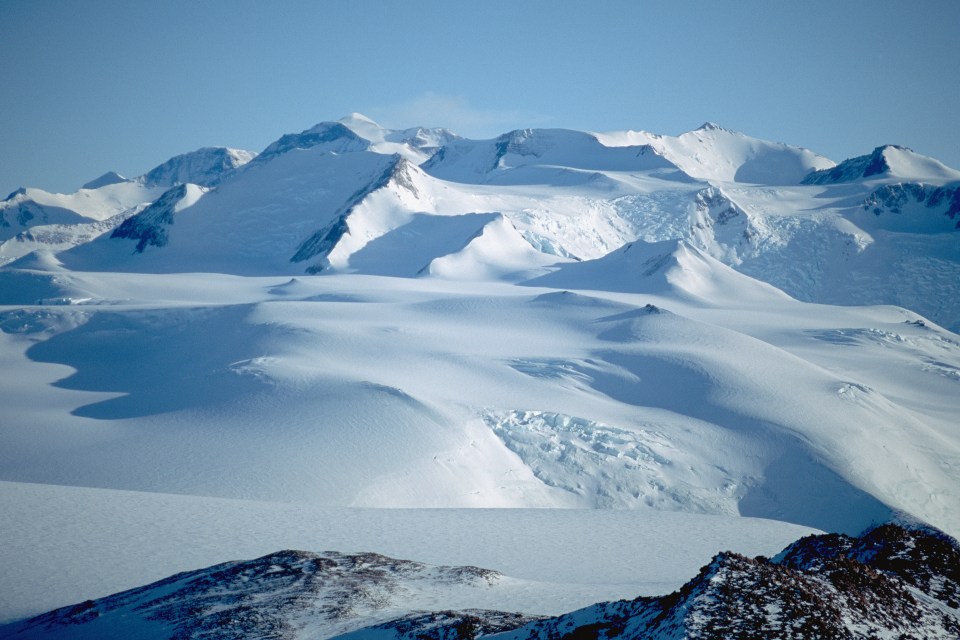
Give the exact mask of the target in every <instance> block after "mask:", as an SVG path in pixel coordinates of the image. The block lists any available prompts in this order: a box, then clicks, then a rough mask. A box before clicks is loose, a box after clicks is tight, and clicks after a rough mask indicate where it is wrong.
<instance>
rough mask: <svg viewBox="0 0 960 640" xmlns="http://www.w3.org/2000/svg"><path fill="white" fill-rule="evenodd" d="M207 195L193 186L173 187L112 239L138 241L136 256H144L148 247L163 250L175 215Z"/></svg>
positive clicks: (122, 224)
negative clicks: (139, 254) (161, 248)
mask: <svg viewBox="0 0 960 640" xmlns="http://www.w3.org/2000/svg"><path fill="white" fill-rule="evenodd" d="M204 191H205V190H204V189H202V188H201V187H198V186H197V185H192V184H181V185H179V186H176V187H173V188H172V189H170V190H169V191H167V192H165V193H164V194H163V195H162V196H160V198H158V199H157V200H156V202H154V203H153V204H151V205H150V206H149V207H147V208H146V209H144V210H143V211H141V212H140V213H138V214H136V215H135V216H132V217H130V218H127V219H126V220H124V221H123V222H122V223H121V224H120V225H119V226H118V227H117V228H116V229H114V230H113V233H111V234H110V237H111V238H118V239H120V238H123V239H128V240H136V241H137V246H136V248H135V249H134V251H135V252H137V253H143V250H144V249H146V248H147V245H151V246H154V247H162V246H164V245H166V244H167V239H168V235H167V228H168V227H169V226H170V225H172V224H173V219H174V214H175V213H176V212H177V211H179V210H180V209H182V208H184V207H186V206H189V205H191V204H193V203H194V202H196V200H197V199H198V198H199V197H200V196H201V195H203V193H204Z"/></svg>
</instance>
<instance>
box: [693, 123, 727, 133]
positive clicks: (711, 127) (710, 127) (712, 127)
mask: <svg viewBox="0 0 960 640" xmlns="http://www.w3.org/2000/svg"><path fill="white" fill-rule="evenodd" d="M696 131H726V129H724V128H723V127H721V126H720V125H718V124H717V123H716V122H709V121H708V122H704V123H703V124H702V125H700V126H699V127H697V128H696Z"/></svg>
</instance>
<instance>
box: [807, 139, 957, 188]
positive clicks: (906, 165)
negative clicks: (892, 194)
mask: <svg viewBox="0 0 960 640" xmlns="http://www.w3.org/2000/svg"><path fill="white" fill-rule="evenodd" d="M871 178H872V179H877V178H898V179H917V178H920V179H922V178H926V179H941V180H956V179H958V178H960V172H957V171H955V170H954V169H951V168H950V167H947V166H946V165H944V164H943V163H942V162H940V161H939V160H935V159H933V158H928V157H927V156H923V155H920V154H919V153H916V152H914V151H913V150H912V149H908V148H906V147H901V146H898V145H893V144H888V145H884V146H882V147H877V148H876V149H874V150H873V152H872V153H870V154H869V155H865V156H857V157H855V158H850V159H848V160H844V161H843V162H841V163H840V164H838V165H837V166H835V167H833V168H830V169H821V170H819V171H814V172H812V173H810V174H809V175H808V176H806V177H805V178H804V179H803V181H802V184H819V185H829V184H839V183H844V182H854V181H857V180H863V179H871Z"/></svg>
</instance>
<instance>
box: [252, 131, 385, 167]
mask: <svg viewBox="0 0 960 640" xmlns="http://www.w3.org/2000/svg"><path fill="white" fill-rule="evenodd" d="M316 147H319V148H321V149H323V150H325V151H329V152H332V153H349V152H354V151H366V150H367V149H369V148H370V142H369V141H368V140H365V139H363V138H361V137H360V136H358V135H357V134H356V133H354V132H353V130H352V129H350V128H348V127H346V126H345V125H343V124H341V123H339V122H321V123H320V124H317V125H315V126H313V127H311V128H309V129H306V130H304V131H301V132H300V133H288V134H285V135H283V136H281V137H280V139H278V140H277V141H276V142H273V143H272V144H270V145H269V146H267V148H266V149H264V150H263V151H261V152H260V154H259V155H258V156H257V157H256V159H255V160H254V161H255V162H256V163H257V164H262V163H264V162H268V161H269V160H272V159H273V158H276V157H277V156H279V155H282V154H284V153H289V152H290V151H294V150H296V149H313V148H316Z"/></svg>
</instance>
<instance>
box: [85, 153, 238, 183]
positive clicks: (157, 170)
mask: <svg viewBox="0 0 960 640" xmlns="http://www.w3.org/2000/svg"><path fill="white" fill-rule="evenodd" d="M254 156H255V154H253V153H250V152H249V151H244V150H242V149H230V148H228V147H201V148H200V149H197V150H196V151H191V152H189V153H183V154H180V155H178V156H174V157H172V158H170V159H169V160H167V161H166V162H164V163H163V164H161V165H159V166H156V167H154V168H153V169H151V170H150V171H148V172H147V173H145V174H144V175H143V176H141V177H140V179H141V180H142V181H143V183H144V184H145V185H146V186H148V187H149V186H160V187H172V186H174V185H178V184H186V183H191V184H197V185H200V186H203V187H209V186H213V185H214V184H216V183H218V182H220V180H221V179H222V178H223V177H224V176H225V175H226V174H227V173H229V172H231V171H233V170H235V169H237V168H238V167H240V166H242V165H244V164H246V163H247V162H249V161H250V160H252V159H253V158H254ZM101 178H102V176H101ZM101 178H98V179H97V180H95V181H94V182H97V181H99V180H100V179H101ZM88 184H91V183H88ZM100 186H103V185H100Z"/></svg>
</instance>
